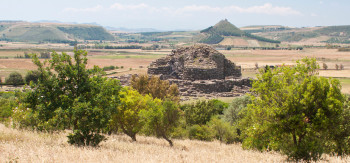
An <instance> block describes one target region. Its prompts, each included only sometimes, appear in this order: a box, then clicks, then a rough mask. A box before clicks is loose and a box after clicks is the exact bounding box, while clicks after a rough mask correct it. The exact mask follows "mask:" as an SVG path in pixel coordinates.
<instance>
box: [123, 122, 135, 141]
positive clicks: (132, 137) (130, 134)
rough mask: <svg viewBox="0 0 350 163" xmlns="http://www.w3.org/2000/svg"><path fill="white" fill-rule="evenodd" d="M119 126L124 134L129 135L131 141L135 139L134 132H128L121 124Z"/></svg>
mask: <svg viewBox="0 0 350 163" xmlns="http://www.w3.org/2000/svg"><path fill="white" fill-rule="evenodd" d="M121 128H122V130H123V132H124V134H126V135H128V136H130V137H131V139H132V141H136V133H133V132H128V131H127V130H126V129H125V128H124V126H123V125H122V126H121Z"/></svg>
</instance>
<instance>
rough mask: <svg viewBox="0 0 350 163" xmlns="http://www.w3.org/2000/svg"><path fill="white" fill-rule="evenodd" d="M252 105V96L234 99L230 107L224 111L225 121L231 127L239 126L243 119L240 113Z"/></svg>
mask: <svg viewBox="0 0 350 163" xmlns="http://www.w3.org/2000/svg"><path fill="white" fill-rule="evenodd" d="M250 103H251V100H250V96H247V95H246V96H242V97H237V98H235V99H233V100H232V102H231V103H230V105H229V107H228V108H227V109H225V110H224V111H223V113H224V115H223V119H224V120H225V121H226V122H229V123H230V124H231V125H237V123H238V122H239V120H240V119H241V118H242V117H241V116H240V115H239V113H240V112H241V110H242V109H244V108H245V107H247V105H248V104H250Z"/></svg>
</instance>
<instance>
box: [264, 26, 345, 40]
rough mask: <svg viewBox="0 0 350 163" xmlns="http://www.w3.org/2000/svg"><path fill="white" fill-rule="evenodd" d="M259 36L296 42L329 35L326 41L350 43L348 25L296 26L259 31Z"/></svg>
mask: <svg viewBox="0 0 350 163" xmlns="http://www.w3.org/2000/svg"><path fill="white" fill-rule="evenodd" d="M261 32H262V33H259V34H258V35H259V36H263V37H269V38H277V39H278V40H280V41H288V42H297V41H301V40H305V39H311V38H318V37H322V36H327V37H330V38H329V39H328V40H326V41H325V42H328V43H350V26H328V27H313V28H296V29H292V30H284V31H261Z"/></svg>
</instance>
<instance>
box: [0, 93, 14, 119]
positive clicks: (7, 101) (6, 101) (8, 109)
mask: <svg viewBox="0 0 350 163" xmlns="http://www.w3.org/2000/svg"><path fill="white" fill-rule="evenodd" d="M16 105H17V103H16V98H15V94H14V93H12V92H9V93H8V92H0V122H2V121H5V120H6V119H7V118H9V117H11V116H12V114H13V111H12V110H13V108H15V107H16Z"/></svg>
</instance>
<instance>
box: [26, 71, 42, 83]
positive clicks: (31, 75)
mask: <svg viewBox="0 0 350 163" xmlns="http://www.w3.org/2000/svg"><path fill="white" fill-rule="evenodd" d="M39 77H40V72H39V71H37V70H34V71H28V72H27V74H26V76H25V77H24V79H25V82H26V84H30V82H31V81H32V82H33V83H37V82H38V79H39Z"/></svg>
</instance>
